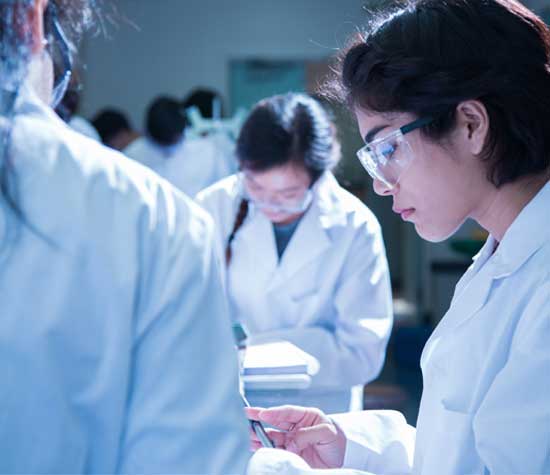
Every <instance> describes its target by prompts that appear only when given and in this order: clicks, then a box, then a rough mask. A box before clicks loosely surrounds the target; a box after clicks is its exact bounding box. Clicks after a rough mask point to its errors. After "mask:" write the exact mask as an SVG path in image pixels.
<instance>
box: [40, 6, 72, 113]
mask: <svg viewBox="0 0 550 475" xmlns="http://www.w3.org/2000/svg"><path fill="white" fill-rule="evenodd" d="M44 30H45V36H46V44H47V50H48V52H49V54H50V56H51V58H52V62H53V67H54V89H53V93H52V103H51V106H52V107H53V108H55V107H57V105H59V103H60V102H61V99H63V96H64V95H65V92H66V91H67V88H68V87H69V83H70V82H71V76H72V69H73V57H72V54H71V48H70V46H69V41H68V40H67V37H66V36H65V33H64V32H63V29H62V28H61V25H60V24H59V21H58V19H57V7H56V5H55V3H53V2H52V1H50V2H49V3H48V6H47V8H46V11H45V13H44Z"/></svg>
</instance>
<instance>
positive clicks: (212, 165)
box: [123, 96, 223, 198]
mask: <svg viewBox="0 0 550 475" xmlns="http://www.w3.org/2000/svg"><path fill="white" fill-rule="evenodd" d="M146 123H147V125H146V128H147V134H146V136H144V137H140V138H138V139H136V140H134V141H133V142H132V143H131V144H130V145H129V146H128V147H127V148H125V149H124V151H123V152H124V154H125V155H126V156H128V157H130V158H132V159H134V160H136V161H138V162H139V163H141V164H142V165H145V166H147V167H149V168H151V169H152V170H154V171H155V172H156V173H158V174H159V175H160V176H161V177H163V178H165V179H166V180H168V181H169V182H170V183H172V184H173V185H174V186H175V187H176V188H178V189H179V190H181V191H183V192H184V193H185V194H187V195H188V196H190V197H192V198H193V197H194V196H195V195H196V194H197V193H198V192H199V191H200V190H202V189H203V188H206V187H207V186H209V185H211V184H212V183H214V182H216V181H218V180H219V179H220V177H221V176H223V175H220V174H219V172H218V167H217V155H218V154H217V150H216V147H215V146H214V145H213V144H211V143H210V142H209V141H208V140H207V139H205V138H202V137H187V135H186V128H187V118H186V116H185V110H184V109H183V107H182V105H181V104H180V103H179V102H178V101H176V100H175V99H173V98H171V97H165V96H161V97H158V98H156V99H155V100H154V101H153V102H152V103H151V105H150V106H149V108H148V110H147V119H146Z"/></svg>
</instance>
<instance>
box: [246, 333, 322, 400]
mask: <svg viewBox="0 0 550 475" xmlns="http://www.w3.org/2000/svg"><path fill="white" fill-rule="evenodd" d="M318 370H319V363H318V361H317V360H316V359H315V358H314V357H313V356H311V355H310V354H308V353H306V352H305V351H303V350H301V349H300V348H298V347H297V346H296V345H293V344H292V343H289V342H287V341H278V342H272V343H263V344H256V345H250V346H248V347H247V349H246V355H245V358H244V365H243V375H242V377H243V383H244V387H245V389H247V390H275V389H306V388H308V387H309V386H310V384H311V376H312V375H314V374H315V373H316V372H317V371H318Z"/></svg>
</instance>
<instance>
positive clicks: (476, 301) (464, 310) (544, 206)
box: [433, 183, 550, 339]
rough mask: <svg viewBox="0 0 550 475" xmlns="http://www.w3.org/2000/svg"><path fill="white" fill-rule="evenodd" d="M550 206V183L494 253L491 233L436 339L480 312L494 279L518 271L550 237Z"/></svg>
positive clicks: (532, 201) (524, 210)
mask: <svg viewBox="0 0 550 475" xmlns="http://www.w3.org/2000/svg"><path fill="white" fill-rule="evenodd" d="M549 205H550V183H548V184H546V185H545V186H544V188H543V189H542V190H541V191H540V192H539V193H538V194H537V195H536V196H535V198H533V200H531V202H530V203H528V204H527V206H526V207H525V208H524V209H523V210H522V211H521V213H520V214H519V215H518V217H517V218H516V219H515V221H514V222H513V223H512V225H511V226H510V228H509V229H508V230H507V231H506V233H505V235H504V238H503V239H502V241H501V243H500V245H499V247H498V249H497V250H496V251H495V252H494V254H493V250H494V248H495V243H496V240H495V238H494V237H493V236H489V238H488V239H487V242H486V243H485V245H484V246H483V248H482V249H481V251H480V252H479V254H478V255H477V256H476V257H475V258H474V259H475V262H474V265H473V266H472V267H471V268H470V269H469V270H468V271H467V273H466V274H465V275H464V277H463V278H462V279H461V281H460V282H459V284H458V285H457V287H456V292H455V297H454V298H453V304H452V305H451V308H450V309H449V312H448V313H447V315H446V316H445V318H444V319H443V320H442V321H441V322H440V324H439V326H438V327H437V329H436V330H435V331H434V335H433V336H434V339H435V338H437V336H438V335H440V334H441V333H442V332H443V331H445V332H447V331H448V329H454V328H456V327H458V326H459V325H461V324H462V323H464V322H466V321H467V320H469V319H470V318H471V317H473V316H474V315H476V314H477V312H478V311H479V310H480V309H481V308H482V307H483V306H484V305H485V303H486V301H487V298H488V297H489V294H490V292H491V288H492V286H493V283H494V281H495V280H497V279H501V278H504V277H508V276H510V275H511V274H513V273H514V272H516V271H517V270H518V269H519V268H520V267H521V266H522V265H523V264H524V263H525V262H526V261H527V260H528V259H529V258H530V257H531V256H532V255H533V254H534V253H535V252H536V251H537V250H538V249H539V248H540V247H541V246H542V245H543V244H544V243H545V242H547V241H548V240H550V226H548V222H547V216H548V208H549ZM474 281H475V282H474ZM474 284H475V285H474ZM455 304H456V305H455Z"/></svg>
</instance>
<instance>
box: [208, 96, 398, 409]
mask: <svg viewBox="0 0 550 475" xmlns="http://www.w3.org/2000/svg"><path fill="white" fill-rule="evenodd" d="M339 151H340V150H339V144H338V142H337V139H336V137H335V131H334V127H333V125H332V123H331V122H330V120H329V117H328V114H327V112H326V111H325V110H324V109H323V107H322V106H321V104H320V103H319V102H317V101H316V100H314V99H313V98H311V97H308V96H306V95H302V94H286V95H281V96H274V97H270V98H268V99H265V100H263V101H261V102H259V103H258V104H257V105H256V106H255V107H254V108H253V110H252V112H251V113H250V116H249V117H248V119H247V120H246V122H245V123H244V125H243V127H242V130H241V132H240V134H239V137H238V140H237V148H236V154H237V159H238V161H239V166H240V169H241V172H240V173H238V174H237V175H233V176H231V177H229V178H227V179H224V180H222V181H220V182H218V183H217V184H215V185H213V186H212V187H210V188H208V189H206V190H204V191H203V192H201V193H199V195H198V197H197V201H198V202H199V203H200V204H201V205H202V206H204V207H205V209H206V210H207V211H209V212H210V213H211V215H212V216H213V217H214V221H215V223H216V225H217V240H218V245H219V251H220V254H223V256H224V260H225V263H226V267H227V269H226V289H227V294H228V298H229V303H230V311H231V315H232V317H233V319H234V320H237V321H239V322H241V323H243V324H244V325H245V326H246V327H247V328H248V330H249V332H250V334H251V339H250V341H251V343H260V342H268V341H276V340H284V341H290V342H291V343H293V344H295V345H297V346H298V347H299V348H301V349H302V350H304V351H306V352H307V353H309V354H311V355H313V356H314V357H315V358H317V359H318V361H319V363H320V370H319V372H318V374H316V375H315V376H313V379H312V384H311V387H310V388H308V389H306V390H302V391H300V392H299V393H297V392H291V391H290V392H288V391H287V392H281V393H279V394H277V393H274V392H267V393H265V394H264V393H262V394H260V393H255V394H250V399H251V401H250V402H251V403H252V404H254V403H256V404H267V403H271V404H273V403H276V404H281V403H294V404H316V405H320V406H321V407H323V408H324V409H325V410H327V411H345V410H348V409H361V408H362V385H363V384H364V383H367V382H368V381H371V380H373V379H374V378H376V376H377V375H378V373H379V372H380V369H381V368H382V365H383V362H384V356H385V349H386V344H387V341H388V337H389V334H390V331H391V326H392V307H391V288H390V279H389V272H388V264H387V261H386V254H385V249H384V243H383V240H382V233H381V230H380V226H379V224H378V221H377V220H376V218H375V217H374V215H373V214H372V213H371V212H370V210H369V209H368V208H367V207H366V206H365V205H364V204H363V203H361V202H360V201H359V200H358V199H357V198H356V197H354V196H353V195H351V194H350V193H348V192H347V191H345V190H344V189H342V188H341V187H340V186H339V185H338V183H337V181H336V179H335V177H334V175H333V174H332V172H331V170H332V169H333V167H335V166H336V164H337V162H338V160H339V158H340V154H339ZM262 395H263V396H262Z"/></svg>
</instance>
